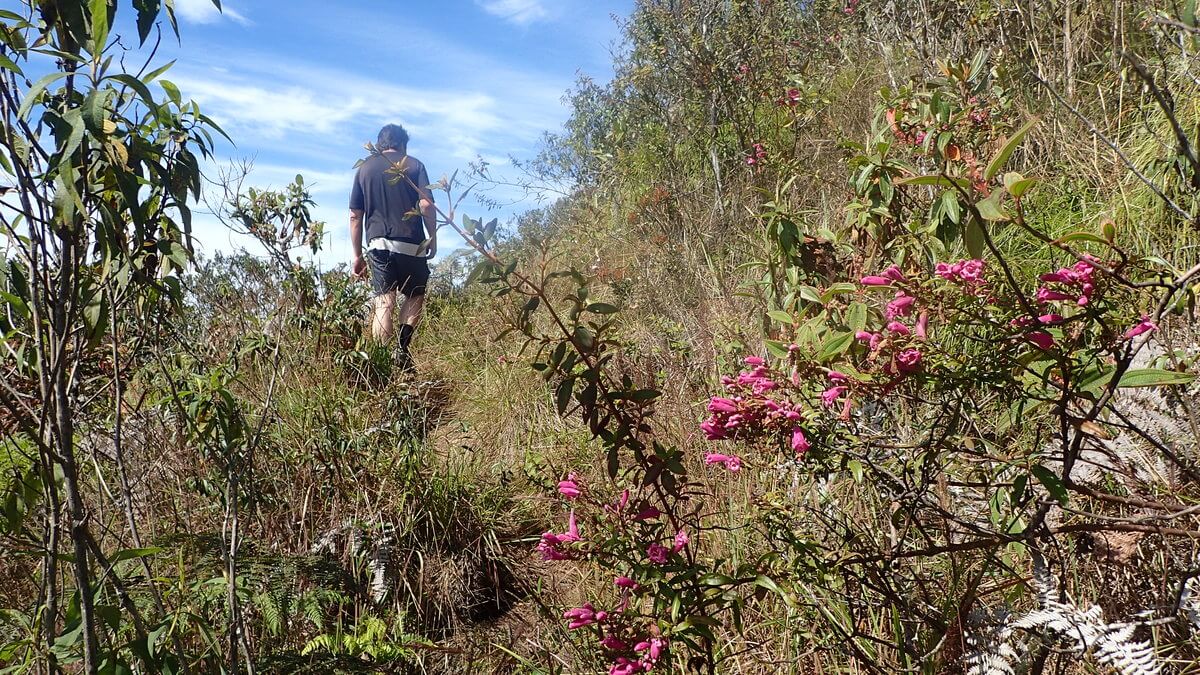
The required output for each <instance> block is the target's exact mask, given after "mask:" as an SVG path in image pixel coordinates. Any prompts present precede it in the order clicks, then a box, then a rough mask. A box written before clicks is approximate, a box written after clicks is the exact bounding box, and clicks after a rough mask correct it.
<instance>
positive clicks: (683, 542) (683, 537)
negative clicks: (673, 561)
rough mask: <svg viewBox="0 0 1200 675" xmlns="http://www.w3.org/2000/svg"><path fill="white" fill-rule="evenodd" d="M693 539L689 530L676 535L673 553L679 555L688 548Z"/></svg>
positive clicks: (672, 548)
mask: <svg viewBox="0 0 1200 675" xmlns="http://www.w3.org/2000/svg"><path fill="white" fill-rule="evenodd" d="M691 540H692V539H691V537H689V536H688V533H687V530H680V531H678V532H676V533H675V545H674V546H672V547H671V552H672V553H679V552H680V551H682V550H683V549H684V548H686V547H687V545H688V543H689V542H691Z"/></svg>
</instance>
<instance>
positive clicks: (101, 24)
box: [91, 0, 109, 57]
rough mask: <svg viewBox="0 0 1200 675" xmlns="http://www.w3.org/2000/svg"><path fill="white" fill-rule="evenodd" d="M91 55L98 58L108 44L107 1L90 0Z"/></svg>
mask: <svg viewBox="0 0 1200 675" xmlns="http://www.w3.org/2000/svg"><path fill="white" fill-rule="evenodd" d="M91 10H92V12H91V14H92V55H93V56H96V57H98V56H100V54H101V52H103V51H104V45H105V43H107V42H108V27H109V26H108V0H92V2H91Z"/></svg>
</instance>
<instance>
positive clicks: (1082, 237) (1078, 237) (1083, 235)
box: [1054, 232, 1108, 244]
mask: <svg viewBox="0 0 1200 675" xmlns="http://www.w3.org/2000/svg"><path fill="white" fill-rule="evenodd" d="M1054 241H1055V243H1058V244H1065V243H1067V242H1071V241H1090V242H1093V243H1096V244H1107V243H1108V242H1107V241H1105V240H1104V237H1101V236H1100V235H1098V234H1093V233H1091V232H1072V233H1070V234H1064V235H1063V236H1061V237H1059V238H1058V239H1055V240H1054Z"/></svg>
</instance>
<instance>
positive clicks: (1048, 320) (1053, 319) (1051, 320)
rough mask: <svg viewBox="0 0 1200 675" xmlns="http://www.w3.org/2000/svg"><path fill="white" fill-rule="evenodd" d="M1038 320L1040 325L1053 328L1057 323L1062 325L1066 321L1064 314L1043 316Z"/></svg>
mask: <svg viewBox="0 0 1200 675" xmlns="http://www.w3.org/2000/svg"><path fill="white" fill-rule="evenodd" d="M1037 320H1038V323H1040V324H1045V325H1047V326H1053V325H1054V324H1056V323H1062V322H1063V321H1066V319H1064V318H1063V315H1062V314H1043V315H1041V316H1039V317H1038V318H1037Z"/></svg>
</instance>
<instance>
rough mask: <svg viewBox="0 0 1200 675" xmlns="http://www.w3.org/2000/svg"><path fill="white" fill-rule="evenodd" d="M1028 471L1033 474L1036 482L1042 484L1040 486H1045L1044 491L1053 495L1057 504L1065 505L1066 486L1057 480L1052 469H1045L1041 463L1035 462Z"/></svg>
mask: <svg viewBox="0 0 1200 675" xmlns="http://www.w3.org/2000/svg"><path fill="white" fill-rule="evenodd" d="M1029 473H1031V474H1033V477H1034V478H1036V479H1038V482H1039V483H1041V484H1042V487H1045V488H1046V492H1049V493H1050V496H1051V497H1054V499H1056V500H1057V501H1058V503H1059V504H1064V505H1065V504H1066V503H1067V488H1066V486H1065V485H1063V482H1062V481H1061V480H1059V478H1058V476H1056V475H1054V472H1053V471H1051V470H1050V469H1047V468H1046V467H1044V466H1042V465H1041V464H1035V465H1033V466H1032V467H1030V468H1029Z"/></svg>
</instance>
